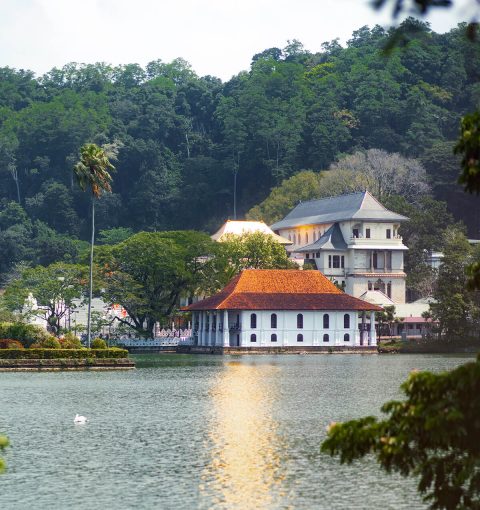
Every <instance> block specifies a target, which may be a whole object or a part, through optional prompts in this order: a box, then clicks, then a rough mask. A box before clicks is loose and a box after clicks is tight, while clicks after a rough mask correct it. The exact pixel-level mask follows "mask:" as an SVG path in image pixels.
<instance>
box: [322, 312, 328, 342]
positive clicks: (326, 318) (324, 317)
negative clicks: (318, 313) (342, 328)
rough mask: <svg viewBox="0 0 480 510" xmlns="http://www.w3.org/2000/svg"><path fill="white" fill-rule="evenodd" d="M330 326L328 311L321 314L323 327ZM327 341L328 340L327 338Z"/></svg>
mask: <svg viewBox="0 0 480 510" xmlns="http://www.w3.org/2000/svg"><path fill="white" fill-rule="evenodd" d="M329 327H330V317H329V315H328V313H324V314H323V329H328V328H329ZM327 342H328V340H327Z"/></svg>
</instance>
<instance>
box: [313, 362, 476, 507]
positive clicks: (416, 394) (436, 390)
mask: <svg viewBox="0 0 480 510" xmlns="http://www.w3.org/2000/svg"><path fill="white" fill-rule="evenodd" d="M402 390H403V392H404V393H405V395H406V397H407V398H406V400H405V401H392V402H387V403H386V404H384V405H383V407H382V412H384V413H386V414H387V415H388V416H387V418H386V419H384V420H377V419H376V418H373V417H371V416H368V417H365V418H361V419H359V420H353V421H349V422H345V423H340V424H338V423H337V424H334V425H332V426H331V427H330V428H329V430H328V437H327V439H326V440H325V441H324V442H323V443H322V447H321V449H322V451H323V452H325V453H328V454H329V455H339V456H340V461H341V462H342V463H343V462H345V463H351V462H353V461H354V460H355V459H358V458H361V457H364V456H365V455H367V454H373V455H374V456H375V457H376V459H377V462H378V463H379V464H380V466H381V467H382V468H383V469H385V470H386V471H387V472H390V471H397V472H399V473H401V474H402V475H409V474H414V475H417V476H419V483H418V490H419V491H420V492H421V493H422V494H424V497H425V500H426V501H430V502H431V508H444V509H456V508H472V509H473V508H478V507H479V505H480V476H479V470H480V442H479V441H477V438H478V437H480V356H479V358H478V359H477V361H476V362H473V363H467V364H466V365H463V366H461V367H459V368H457V369H455V370H453V371H451V372H448V373H442V374H432V373H429V372H415V373H412V374H410V376H409V378H408V379H407V381H406V382H405V383H403V385H402Z"/></svg>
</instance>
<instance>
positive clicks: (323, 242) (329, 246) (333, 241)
mask: <svg viewBox="0 0 480 510" xmlns="http://www.w3.org/2000/svg"><path fill="white" fill-rule="evenodd" d="M320 249H323V250H340V251H344V250H346V249H347V243H346V242H345V239H344V238H343V234H342V231H341V230H340V227H339V225H338V223H334V224H333V225H332V226H331V227H330V228H329V229H328V230H327V231H326V232H325V233H324V234H323V235H322V236H321V237H320V238H319V239H317V240H316V241H315V242H314V243H312V244H308V245H307V246H303V247H302V248H297V249H296V250H295V251H296V252H310V251H317V250H320Z"/></svg>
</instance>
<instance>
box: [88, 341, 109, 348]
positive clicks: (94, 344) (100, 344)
mask: <svg viewBox="0 0 480 510" xmlns="http://www.w3.org/2000/svg"><path fill="white" fill-rule="evenodd" d="M106 348H107V344H106V343H105V340H103V338H94V339H93V340H92V349H106Z"/></svg>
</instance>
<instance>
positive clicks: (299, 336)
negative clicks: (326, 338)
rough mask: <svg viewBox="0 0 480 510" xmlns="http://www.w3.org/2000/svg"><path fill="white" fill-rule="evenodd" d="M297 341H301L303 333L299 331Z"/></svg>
mask: <svg viewBox="0 0 480 510" xmlns="http://www.w3.org/2000/svg"><path fill="white" fill-rule="evenodd" d="M297 342H303V335H302V334H301V333H299V334H298V335H297Z"/></svg>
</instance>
